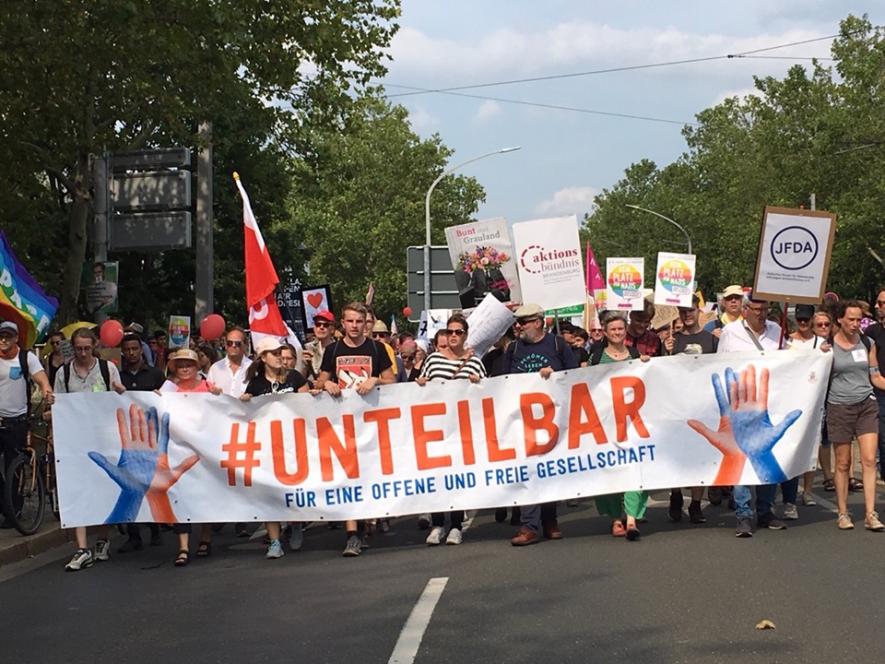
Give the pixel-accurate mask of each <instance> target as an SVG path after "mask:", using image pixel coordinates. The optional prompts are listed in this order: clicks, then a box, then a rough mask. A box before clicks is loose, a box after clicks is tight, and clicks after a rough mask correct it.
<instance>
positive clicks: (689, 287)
mask: <svg viewBox="0 0 885 664" xmlns="http://www.w3.org/2000/svg"><path fill="white" fill-rule="evenodd" d="M695 264H696V260H695V256H694V255H693V254H671V253H667V252H664V251H660V252H658V267H657V269H656V270H655V299H654V303H655V304H669V305H671V306H674V307H690V306H691V298H692V295H693V294H694V283H695Z"/></svg>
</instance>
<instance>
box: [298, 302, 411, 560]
mask: <svg viewBox="0 0 885 664" xmlns="http://www.w3.org/2000/svg"><path fill="white" fill-rule="evenodd" d="M367 313H368V310H367V309H366V305H364V304H362V303H360V302H351V303H350V304H348V305H347V306H346V307H344V311H342V312H341V326H342V327H343V328H344V337H343V338H342V339H341V340H340V341H336V342H335V343H332V344H330V345H329V346H328V347H327V348H326V350H325V351H324V352H323V364H322V367H321V368H320V375H319V376H318V377H317V379H316V382H315V383H314V387H316V389H318V390H325V391H326V392H328V393H329V394H331V395H332V396H333V397H337V396H339V395H340V394H341V390H342V389H349V388H354V389H356V392H357V394H359V395H361V396H365V395H367V394H368V393H369V392H371V391H372V390H373V389H375V387H376V386H377V385H379V384H382V385H386V384H388V383H393V382H396V377H395V376H394V375H393V370H392V369H391V367H392V364H391V362H390V356H389V355H388V354H387V349H386V348H385V347H384V346H383V345H382V344H379V343H377V342H375V341H373V340H372V339H369V338H367V337H366V315H367ZM359 526H360V524H359V523H357V522H356V521H347V522H346V523H345V527H346V529H347V544H346V546H345V547H344V554H343V555H344V556H345V557H353V556H358V555H360V553H361V551H362V548H363V547H362V541H361V539H360V537H359V534H358V530H359Z"/></svg>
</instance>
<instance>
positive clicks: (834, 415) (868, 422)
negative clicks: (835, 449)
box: [827, 398, 879, 443]
mask: <svg viewBox="0 0 885 664" xmlns="http://www.w3.org/2000/svg"><path fill="white" fill-rule="evenodd" d="M869 433H872V434H876V435H878V434H879V407H878V405H877V404H876V400H875V399H873V398H869V399H864V400H863V401H861V402H860V403H853V404H849V405H840V404H834V403H828V404H827V435H828V436H829V438H830V441H831V442H833V443H850V442H851V441H852V440H853V439H854V438H857V437H859V436H863V435H864V434H869Z"/></svg>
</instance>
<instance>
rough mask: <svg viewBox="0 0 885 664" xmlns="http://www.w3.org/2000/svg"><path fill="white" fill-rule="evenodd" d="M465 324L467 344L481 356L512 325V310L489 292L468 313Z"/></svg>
mask: <svg viewBox="0 0 885 664" xmlns="http://www.w3.org/2000/svg"><path fill="white" fill-rule="evenodd" d="M467 324H468V326H469V329H468V330H467V346H468V348H472V349H473V352H474V353H476V354H477V355H479V356H483V355H485V354H486V353H487V352H489V349H490V348H491V347H492V346H494V345H495V342H496V341H498V339H500V338H501V337H502V336H504V333H505V332H506V331H507V330H508V329H510V327H511V326H512V325H513V312H511V311H510V309H508V308H507V307H506V306H505V305H504V304H502V303H501V302H500V301H498V299H497V298H495V296H493V295H492V294H491V293H489V294H488V295H486V296H485V298H483V301H482V302H480V303H479V306H478V307H477V308H476V309H474V310H473V311H472V312H471V313H470V316H468V318H467Z"/></svg>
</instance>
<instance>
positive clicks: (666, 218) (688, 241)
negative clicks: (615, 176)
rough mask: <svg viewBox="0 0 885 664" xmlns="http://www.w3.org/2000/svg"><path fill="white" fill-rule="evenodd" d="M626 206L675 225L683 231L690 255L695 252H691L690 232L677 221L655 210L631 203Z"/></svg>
mask: <svg viewBox="0 0 885 664" xmlns="http://www.w3.org/2000/svg"><path fill="white" fill-rule="evenodd" d="M626 205H627V207H628V208H633V209H634V210H641V211H642V212H648V213H649V214H653V215H654V216H656V217H660V218H661V219H663V220H664V221H669V222H670V223H671V224H673V225H674V226H676V228H678V229H679V230H681V231H682V234H683V235H684V236H685V242H686V243H687V244H688V253H690V254H691V253H694V252H692V250H691V238H690V237H689V236H688V231H687V230H685V229H684V228H683V227H682V226H680V225H679V224H677V223H676V222H675V221H673V220H672V219H670V217H665V216H664V215H662V214H661V213H660V212H655V211H654V210H648V209H646V208H644V207H639V206H638V205H631V204H630V203H627V204H626Z"/></svg>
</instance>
